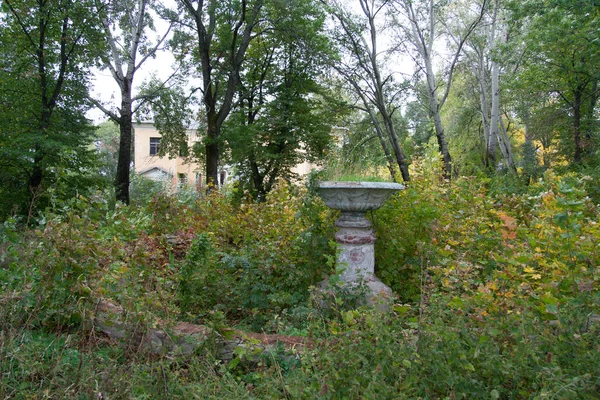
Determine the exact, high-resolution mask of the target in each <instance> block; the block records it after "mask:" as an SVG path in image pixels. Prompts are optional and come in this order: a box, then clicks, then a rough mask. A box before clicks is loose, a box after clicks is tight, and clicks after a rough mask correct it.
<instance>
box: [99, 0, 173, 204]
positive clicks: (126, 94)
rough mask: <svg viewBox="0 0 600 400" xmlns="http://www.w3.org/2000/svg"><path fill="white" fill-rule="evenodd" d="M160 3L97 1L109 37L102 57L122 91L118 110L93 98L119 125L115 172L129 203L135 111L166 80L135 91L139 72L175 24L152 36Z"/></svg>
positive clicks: (123, 197)
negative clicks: (154, 15) (156, 36)
mask: <svg viewBox="0 0 600 400" xmlns="http://www.w3.org/2000/svg"><path fill="white" fill-rule="evenodd" d="M157 6H158V3H157V2H156V1H153V0H113V1H102V0H98V1H97V3H96V11H97V12H98V14H99V15H100V16H101V20H102V26H103V28H104V35H105V40H106V44H107V47H106V50H105V51H104V52H101V53H100V56H99V58H100V60H101V62H102V65H103V67H104V68H107V69H108V70H109V71H110V73H111V75H112V77H113V79H114V80H115V82H116V83H117V85H118V86H119V91H120V95H121V102H120V106H119V107H118V108H117V110H116V111H114V110H111V109H110V108H108V107H107V106H105V105H103V104H102V103H101V102H100V101H98V100H94V99H92V101H93V103H94V104H95V105H96V107H98V108H99V109H101V110H102V111H103V112H104V113H105V114H106V115H107V116H108V117H109V118H110V119H112V120H113V121H115V122H116V123H117V124H118V125H119V130H120V139H119V153H118V163H117V171H116V176H115V195H116V198H117V200H119V201H122V202H123V203H126V204H129V175H130V167H131V151H132V148H131V146H132V136H133V115H134V114H135V113H136V111H137V110H138V109H139V108H140V107H142V106H143V105H144V103H145V101H148V100H149V99H151V98H153V97H156V96H157V95H158V94H159V93H160V90H161V89H162V88H163V87H164V85H165V83H166V82H161V84H160V85H155V86H154V87H153V88H154V91H145V92H140V93H138V94H137V95H136V96H134V95H133V90H134V79H135V74H136V72H137V71H139V69H140V68H141V67H142V65H143V64H144V63H145V62H146V61H148V60H149V59H152V58H155V57H156V55H157V54H158V52H159V51H160V49H161V47H162V46H163V45H164V42H165V39H166V38H167V37H168V35H169V32H170V29H171V27H170V26H169V28H167V29H166V30H165V32H163V33H162V34H161V36H159V37H158V38H157V39H156V40H154V41H153V40H151V39H150V38H149V33H150V31H153V30H154V22H153V18H152V14H151V10H152V9H156V8H157Z"/></svg>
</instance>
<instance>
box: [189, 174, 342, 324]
mask: <svg viewBox="0 0 600 400" xmlns="http://www.w3.org/2000/svg"><path fill="white" fill-rule="evenodd" d="M202 207H203V211H202V213H206V214H207V221H208V226H207V233H206V234H202V235H200V236H198V237H197V238H196V239H195V240H194V241H193V243H192V247H191V251H190V252H189V253H188V256H187V258H186V261H185V262H184V264H183V266H182V270H181V274H182V275H181V278H182V280H185V281H187V282H186V283H185V284H183V283H182V286H181V287H180V300H181V307H182V311H183V312H186V313H190V314H191V316H192V318H197V317H198V316H205V315H207V314H208V313H209V312H212V311H213V310H218V311H222V312H225V313H226V315H227V316H228V317H230V318H234V319H245V320H246V321H247V323H248V324H250V325H252V326H253V327H255V328H258V327H264V325H265V324H267V323H268V322H269V320H270V319H272V318H274V317H275V316H276V315H279V314H281V313H284V314H285V313H287V312H292V313H293V309H294V308H296V307H302V306H304V305H305V304H306V303H307V302H308V296H309V291H308V288H309V286H311V285H314V284H316V283H317V282H319V280H321V279H323V278H324V277H325V275H326V273H327V272H328V268H327V265H326V263H325V258H324V255H323V254H328V253H329V251H330V250H329V247H328V239H327V237H326V236H324V234H325V233H329V232H330V229H331V228H329V226H330V225H329V226H328V224H327V222H326V221H328V220H327V219H326V218H327V215H328V212H326V211H325V210H324V206H323V204H322V203H317V202H316V201H315V200H314V199H310V198H306V200H305V202H304V204H303V203H302V202H301V199H300V198H299V197H296V196H293V195H292V193H291V191H290V189H289V188H288V187H287V186H286V185H283V184H281V185H279V186H278V187H277V188H276V189H275V190H274V191H273V192H272V193H271V194H269V196H268V197H267V199H266V201H265V202H264V203H259V204H243V205H241V207H240V208H239V209H234V208H232V207H231V206H230V205H228V204H227V202H226V200H225V199H224V198H223V197H221V196H220V195H218V194H214V195H211V196H209V202H207V203H204V204H202ZM217 215H219V218H216V216H217ZM192 288H193V289H192ZM194 293H195V294H194Z"/></svg>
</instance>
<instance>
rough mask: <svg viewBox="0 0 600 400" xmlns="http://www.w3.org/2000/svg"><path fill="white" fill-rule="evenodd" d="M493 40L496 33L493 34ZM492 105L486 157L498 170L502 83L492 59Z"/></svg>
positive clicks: (488, 163) (489, 167)
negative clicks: (497, 152) (497, 155)
mask: <svg viewBox="0 0 600 400" xmlns="http://www.w3.org/2000/svg"><path fill="white" fill-rule="evenodd" d="M492 29H495V24H492ZM491 37H492V40H493V39H494V34H492V35H491ZM492 45H493V44H492ZM491 75H492V87H491V89H492V107H491V109H490V132H489V134H488V135H487V141H486V143H485V159H486V167H487V168H488V169H489V170H490V171H492V172H493V171H495V170H496V167H497V165H496V151H497V144H498V141H499V140H500V139H499V133H498V126H499V124H500V121H499V117H500V85H499V75H500V69H499V68H498V63H497V62H495V61H494V60H492V73H491Z"/></svg>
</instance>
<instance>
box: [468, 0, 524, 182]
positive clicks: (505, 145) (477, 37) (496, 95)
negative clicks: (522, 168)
mask: <svg viewBox="0 0 600 400" xmlns="http://www.w3.org/2000/svg"><path fill="white" fill-rule="evenodd" d="M490 6H491V9H489V10H488V11H486V13H485V15H484V19H483V21H482V23H481V24H480V26H479V28H478V29H477V32H476V34H474V35H472V36H471V37H470V39H469V40H468V41H467V43H466V46H465V54H466V61H467V62H468V64H469V65H472V66H473V69H474V75H475V78H476V81H477V91H478V93H479V103H480V110H481V120H482V130H483V135H484V140H485V158H484V160H485V164H486V166H487V167H488V168H489V169H492V170H493V169H495V168H496V166H497V160H496V156H497V152H498V148H499V149H500V152H501V154H502V157H503V161H504V163H505V166H506V167H507V168H508V169H509V170H511V171H513V172H516V167H515V162H514V158H513V152H512V148H511V143H510V138H509V137H508V133H507V131H506V125H505V123H504V119H503V117H502V112H501V110H502V107H501V101H500V73H501V66H500V61H499V57H500V47H501V45H503V44H504V43H505V41H506V37H507V32H506V30H507V27H506V24H505V22H504V21H503V17H502V15H501V9H500V1H499V0H493V2H492V3H491V4H490Z"/></svg>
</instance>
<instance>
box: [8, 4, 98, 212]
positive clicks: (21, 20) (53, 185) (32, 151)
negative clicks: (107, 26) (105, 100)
mask: <svg viewBox="0 0 600 400" xmlns="http://www.w3.org/2000/svg"><path fill="white" fill-rule="evenodd" d="M89 7H90V3H89V2H87V1H80V2H75V3H73V2H67V1H57V2H34V1H29V0H19V1H11V2H3V3H2V4H1V5H0V8H1V9H0V12H1V13H2V23H1V24H0V49H1V50H0V60H1V61H0V104H1V107H0V158H1V159H2V161H1V162H0V199H1V200H0V220H4V219H6V218H7V217H8V216H10V215H21V216H25V217H26V219H27V220H28V222H33V219H34V218H35V217H37V214H38V212H42V211H43V210H44V208H45V207H46V206H48V204H49V203H50V202H51V199H52V198H53V197H54V198H55V199H59V200H60V201H63V200H66V199H68V198H70V197H72V196H74V195H76V194H77V193H78V192H82V191H85V190H86V189H87V188H89V186H91V185H93V184H97V183H98V182H97V180H95V179H94V178H93V176H94V172H95V159H94V157H93V155H92V154H91V153H92V152H91V151H90V150H89V148H88V145H89V143H90V141H91V134H92V132H93V128H92V127H91V125H90V123H89V121H88V120H87V119H86V118H85V112H86V111H87V109H88V108H89V104H88V103H87V101H86V96H87V79H88V70H87V69H86V65H89V63H90V62H91V58H90V56H89V55H90V53H91V52H93V51H94V49H95V48H96V47H95V46H96V43H101V42H102V41H101V40H100V39H99V38H98V30H97V22H98V21H97V20H95V19H94V17H93V16H92V15H90V13H89V12H88V10H89Z"/></svg>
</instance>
